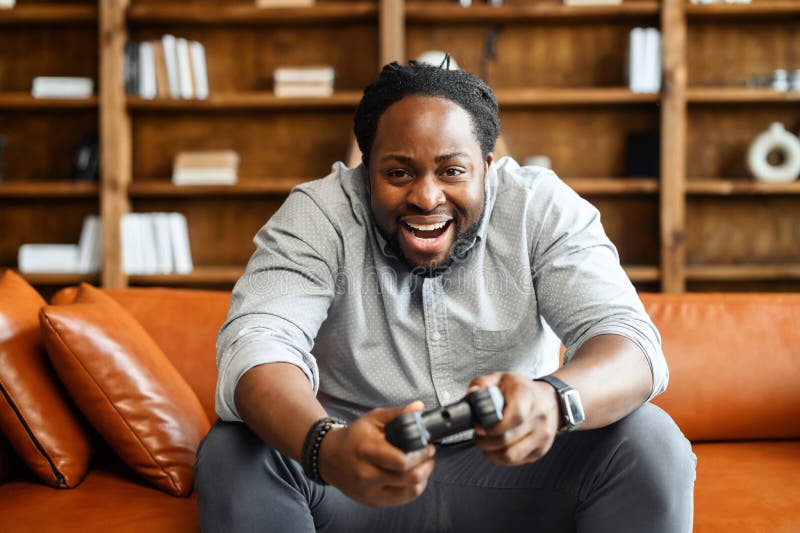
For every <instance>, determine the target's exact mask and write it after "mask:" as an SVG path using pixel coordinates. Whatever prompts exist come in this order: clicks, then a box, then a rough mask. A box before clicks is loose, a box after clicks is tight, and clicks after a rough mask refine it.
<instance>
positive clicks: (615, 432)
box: [195, 404, 696, 533]
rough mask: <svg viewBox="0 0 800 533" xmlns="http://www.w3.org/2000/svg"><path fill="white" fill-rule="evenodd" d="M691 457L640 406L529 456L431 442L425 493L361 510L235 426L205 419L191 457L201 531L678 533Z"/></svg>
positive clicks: (679, 438) (687, 514) (670, 425)
mask: <svg viewBox="0 0 800 533" xmlns="http://www.w3.org/2000/svg"><path fill="white" fill-rule="evenodd" d="M695 462H696V459H695V457H694V454H693V453H692V451H691V446H690V444H689V442H688V441H687V440H686V439H685V438H684V436H683V434H682V433H681V432H680V430H679V429H678V427H677V426H676V425H675V423H674V422H673V421H672V419H671V418H670V417H669V415H667V414H666V413H665V412H664V411H662V410H661V409H659V408H658V407H656V406H654V405H651V404H645V405H644V406H642V407H641V408H639V409H637V410H636V411H634V412H633V413H631V414H630V415H629V416H627V417H625V418H624V419H622V420H620V421H619V422H617V423H615V424H612V425H610V426H608V427H605V428H601V429H594V430H588V431H576V432H572V433H564V434H560V435H558V437H556V440H555V443H554V444H553V447H552V448H551V450H550V451H549V452H548V453H547V454H546V455H545V456H544V457H543V458H541V459H539V460H538V461H536V462H534V463H530V464H527V465H523V466H517V467H506V466H500V465H497V464H494V463H490V462H489V461H487V460H486V459H485V457H484V456H483V453H482V452H481V451H480V450H479V449H478V448H477V447H475V446H474V445H473V444H472V443H471V442H466V443H459V444H451V445H444V446H439V447H438V449H437V451H436V457H435V467H434V470H433V473H432V474H431V477H430V480H429V482H428V487H427V489H426V490H425V492H424V493H423V494H422V495H421V496H420V497H419V498H417V499H416V500H414V501H412V502H410V503H407V504H405V505H401V506H397V507H387V508H372V507H369V506H366V505H363V504H361V503H358V502H355V501H353V500H351V499H350V498H348V497H347V496H345V495H344V494H342V493H341V492H340V491H339V490H338V489H336V488H335V487H331V486H321V485H318V484H316V483H313V482H311V481H309V480H308V479H307V478H306V477H305V475H304V474H303V470H302V468H301V467H300V465H299V464H298V463H297V462H296V461H294V460H292V459H289V458H287V457H285V456H283V455H282V454H280V453H279V452H276V451H275V450H273V449H272V448H270V447H269V446H267V445H266V444H265V443H264V442H263V441H262V440H261V439H259V438H258V437H257V436H256V435H255V434H254V433H253V432H251V431H250V430H249V429H248V427H247V426H245V425H244V424H238V423H227V422H221V421H217V423H216V424H214V426H213V427H212V428H211V431H210V432H209V434H208V435H207V436H206V438H205V439H204V440H203V442H202V443H201V445H200V448H199V450H198V454H197V467H196V472H195V474H196V476H195V477H196V481H195V489H196V490H197V493H198V503H199V507H200V520H201V524H202V528H203V531H205V532H208V533H212V532H226V533H231V532H234V533H238V532H250V531H253V532H255V531H268V532H306V531H315V530H316V531H323V532H339V531H341V532H347V533H353V532H361V531H363V532H378V533H390V532H394V531H402V532H415V533H416V532H426V531H430V532H437V533H438V532H448V531H453V532H459V533H461V532H471V531H476V532H478V531H479V532H495V531H515V532H522V531H532V532H533V531H536V532H540V531H559V532H560V531H581V532H593V533H595V532H596V533H603V532H614V533H622V532H647V533H660V532H689V531H691V530H692V512H693V493H694V477H695Z"/></svg>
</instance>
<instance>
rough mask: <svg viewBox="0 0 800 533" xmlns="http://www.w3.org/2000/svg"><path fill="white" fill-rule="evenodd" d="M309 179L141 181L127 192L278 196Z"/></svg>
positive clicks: (148, 195)
mask: <svg viewBox="0 0 800 533" xmlns="http://www.w3.org/2000/svg"><path fill="white" fill-rule="evenodd" d="M310 179H311V178H264V179H262V180H259V181H255V180H252V181H250V180H248V181H240V182H239V183H237V184H236V185H173V184H172V183H171V182H170V181H169V180H168V179H163V180H149V181H145V180H141V181H134V182H133V183H131V184H130V186H129V189H128V192H129V193H130V195H131V196H134V197H170V196H173V197H180V196H259V195H278V194H289V191H291V190H292V188H293V187H294V186H295V185H299V184H301V183H304V182H306V181H309V180H310Z"/></svg>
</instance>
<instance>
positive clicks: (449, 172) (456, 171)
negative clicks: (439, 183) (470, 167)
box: [444, 167, 464, 178]
mask: <svg viewBox="0 0 800 533" xmlns="http://www.w3.org/2000/svg"><path fill="white" fill-rule="evenodd" d="M462 174H464V170H462V169H460V168H455V167H450V168H447V169H445V171H444V175H445V176H448V177H450V178H455V177H457V176H461V175H462Z"/></svg>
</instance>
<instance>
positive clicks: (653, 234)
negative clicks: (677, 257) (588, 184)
mask: <svg viewBox="0 0 800 533" xmlns="http://www.w3.org/2000/svg"><path fill="white" fill-rule="evenodd" d="M586 199H587V200H589V201H590V202H591V203H592V204H593V205H594V206H595V207H597V209H598V210H599V211H600V217H601V218H600V220H601V221H602V223H603V228H605V230H606V234H607V235H608V237H609V238H610V239H611V241H612V242H613V243H614V245H615V246H616V247H617V251H618V252H619V256H620V260H621V262H622V264H623V265H651V266H657V265H658V263H659V245H658V243H659V238H658V232H659V229H658V197H657V196H651V197H641V198H639V197H624V198H620V197H609V196H586Z"/></svg>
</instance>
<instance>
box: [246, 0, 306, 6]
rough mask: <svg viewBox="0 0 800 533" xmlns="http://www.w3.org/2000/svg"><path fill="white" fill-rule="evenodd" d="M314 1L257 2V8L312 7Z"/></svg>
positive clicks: (263, 0) (281, 0)
mask: <svg viewBox="0 0 800 533" xmlns="http://www.w3.org/2000/svg"><path fill="white" fill-rule="evenodd" d="M313 5H314V0H256V7H310V6H313Z"/></svg>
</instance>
